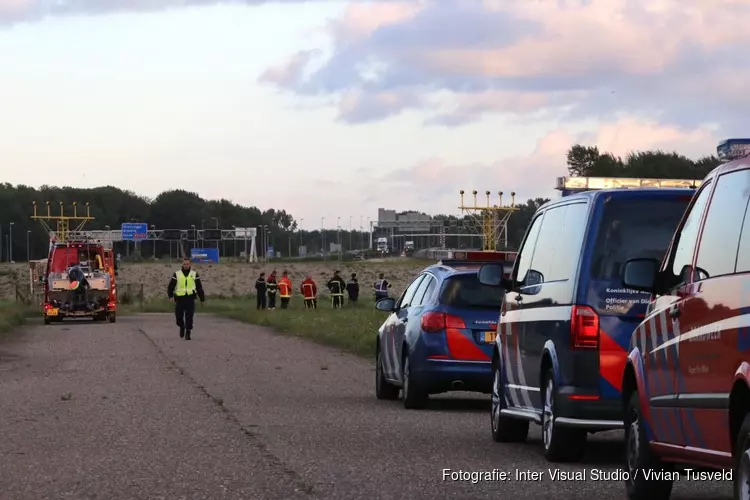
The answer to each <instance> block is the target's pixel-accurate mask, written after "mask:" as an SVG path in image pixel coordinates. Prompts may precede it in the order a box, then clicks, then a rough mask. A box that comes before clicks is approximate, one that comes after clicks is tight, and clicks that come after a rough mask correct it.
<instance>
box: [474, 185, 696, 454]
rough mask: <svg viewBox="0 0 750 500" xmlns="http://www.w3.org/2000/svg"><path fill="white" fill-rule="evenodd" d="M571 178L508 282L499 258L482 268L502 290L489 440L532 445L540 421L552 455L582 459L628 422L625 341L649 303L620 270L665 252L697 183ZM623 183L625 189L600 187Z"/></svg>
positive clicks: (545, 211) (529, 236)
mask: <svg viewBox="0 0 750 500" xmlns="http://www.w3.org/2000/svg"><path fill="white" fill-rule="evenodd" d="M571 179H573V180H574V183H577V186H578V187H577V188H576V187H575V186H573V187H570V186H568V187H566V186H565V185H563V186H562V188H561V187H560V185H559V184H558V189H560V190H561V191H563V193H564V196H563V197H562V198H561V199H559V200H555V201H551V202H548V203H547V204H545V205H543V206H542V207H540V208H539V210H537V212H536V214H535V215H534V217H533V219H532V221H531V223H530V225H529V227H528V229H527V231H526V235H525V236H524V239H523V242H522V244H521V247H520V249H519V253H518V256H517V259H516V262H515V265H514V267H513V271H512V273H511V275H510V277H507V276H506V277H504V276H503V269H502V268H501V267H499V266H497V265H494V264H486V265H484V266H482V268H481V269H480V271H479V279H480V282H481V283H483V284H485V285H490V286H500V287H503V288H504V289H505V296H504V298H503V304H502V308H501V311H500V319H499V322H498V329H497V338H496V343H495V346H494V351H493V356H492V366H493V376H494V382H493V389H492V413H491V416H492V437H493V439H494V440H495V441H498V442H509V441H525V440H526V437H527V435H528V431H529V423H530V422H534V423H536V424H539V425H541V426H542V435H543V443H544V452H545V457H546V458H547V460H549V461H551V462H569V461H578V460H581V459H582V458H583V455H584V453H585V449H586V438H587V436H588V434H589V433H594V432H600V431H607V430H613V429H621V428H622V426H623V423H622V401H621V400H620V391H621V388H622V383H621V382H622V373H623V368H624V365H625V361H626V357H627V348H628V342H629V340H630V336H631V334H632V332H633V329H634V328H635V327H636V326H637V325H638V323H639V322H640V320H641V318H642V317H643V315H644V313H645V310H646V305H647V303H648V301H649V296H648V294H645V293H642V292H637V291H635V290H628V289H624V288H623V287H622V285H621V283H622V281H621V271H622V267H623V265H624V264H625V262H626V261H627V260H629V259H633V258H638V257H646V258H656V259H659V260H661V259H662V258H663V256H664V253H665V251H666V249H667V247H668V245H669V242H670V239H671V237H672V234H673V233H674V230H675V228H676V227H677V225H678V223H679V222H680V219H681V217H682V215H683V212H684V211H685V208H686V207H687V205H688V203H689V202H690V200H691V198H692V195H693V193H694V186H696V185H697V184H699V183H700V181H681V180H662V181H653V180H650V179H647V180H646V181H652V182H651V183H650V184H651V185H653V184H657V187H641V186H643V185H644V183H643V181H644V179H596V178H571ZM597 181H598V184H597ZM617 181H625V182H623V184H625V186H622V187H619V188H615V189H601V188H607V187H610V186H611V185H613V184H614V185H617V184H618V182H617ZM628 183H629V184H630V185H628ZM634 183H639V184H634ZM659 184H660V185H659ZM592 185H593V186H592ZM646 185H649V183H646ZM671 185H677V186H687V187H684V188H673V187H669V186H671ZM631 187H632V188H633V189H629V188H631ZM590 189H599V190H594V191H590ZM587 190H589V191H587ZM575 191H580V192H577V193H576V192H575Z"/></svg>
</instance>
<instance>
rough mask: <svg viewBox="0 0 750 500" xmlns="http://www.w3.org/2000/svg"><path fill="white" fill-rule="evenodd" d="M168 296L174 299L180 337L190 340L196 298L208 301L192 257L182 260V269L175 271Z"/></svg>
mask: <svg viewBox="0 0 750 500" xmlns="http://www.w3.org/2000/svg"><path fill="white" fill-rule="evenodd" d="M167 296H168V297H169V300H174V314H175V317H176V319H177V326H179V327H180V338H184V339H185V340H190V334H191V332H192V331H193V315H194V314H195V298H196V297H198V298H200V300H201V302H205V301H206V296H205V294H204V293H203V284H202V283H201V278H200V276H198V273H196V272H195V271H193V269H192V268H191V265H190V259H187V258H186V259H183V260H182V269H180V270H179V271H175V273H174V274H173V275H172V279H171V280H169V285H167Z"/></svg>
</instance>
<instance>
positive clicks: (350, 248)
mask: <svg viewBox="0 0 750 500" xmlns="http://www.w3.org/2000/svg"><path fill="white" fill-rule="evenodd" d="M349 251H350V252H351V251H352V216H351V215H350V216H349Z"/></svg>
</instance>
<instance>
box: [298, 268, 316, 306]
mask: <svg viewBox="0 0 750 500" xmlns="http://www.w3.org/2000/svg"><path fill="white" fill-rule="evenodd" d="M300 292H302V297H303V298H304V299H305V308H306V309H317V308H318V286H317V285H316V284H315V281H313V279H312V276H310V275H309V274H308V275H307V277H306V278H305V281H303V282H302V286H301V287H300Z"/></svg>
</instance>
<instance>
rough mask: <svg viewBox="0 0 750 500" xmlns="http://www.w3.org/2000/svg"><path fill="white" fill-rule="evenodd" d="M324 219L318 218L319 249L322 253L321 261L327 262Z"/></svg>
mask: <svg viewBox="0 0 750 500" xmlns="http://www.w3.org/2000/svg"><path fill="white" fill-rule="evenodd" d="M325 220H326V218H325V217H321V218H320V247H321V250H322V251H323V260H324V261H325V260H328V252H326V232H325Z"/></svg>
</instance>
